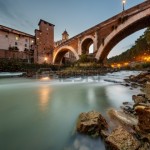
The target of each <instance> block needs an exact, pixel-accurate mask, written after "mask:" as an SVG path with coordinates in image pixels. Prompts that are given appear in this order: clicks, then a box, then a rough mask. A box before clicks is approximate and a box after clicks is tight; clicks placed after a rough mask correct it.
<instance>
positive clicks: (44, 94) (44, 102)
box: [38, 85, 52, 111]
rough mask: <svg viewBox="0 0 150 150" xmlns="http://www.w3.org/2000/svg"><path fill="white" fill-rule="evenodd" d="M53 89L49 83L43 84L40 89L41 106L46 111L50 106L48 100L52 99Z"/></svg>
mask: <svg viewBox="0 0 150 150" xmlns="http://www.w3.org/2000/svg"><path fill="white" fill-rule="evenodd" d="M51 93H52V89H51V87H50V86H48V85H41V86H40V87H39V90H38V95H39V106H40V110H41V111H45V110H46V109H47V106H48V102H49V100H50V99H51Z"/></svg>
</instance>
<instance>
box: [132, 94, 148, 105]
mask: <svg viewBox="0 0 150 150" xmlns="http://www.w3.org/2000/svg"><path fill="white" fill-rule="evenodd" d="M132 100H133V101H134V103H135V104H138V103H145V102H146V99H145V98H144V97H143V95H137V96H136V95H133V96H132Z"/></svg>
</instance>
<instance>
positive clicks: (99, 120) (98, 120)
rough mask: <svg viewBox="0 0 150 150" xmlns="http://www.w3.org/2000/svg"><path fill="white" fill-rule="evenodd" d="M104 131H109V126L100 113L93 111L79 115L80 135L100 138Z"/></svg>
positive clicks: (78, 128)
mask: <svg viewBox="0 0 150 150" xmlns="http://www.w3.org/2000/svg"><path fill="white" fill-rule="evenodd" d="M102 130H108V124H107V122H106V120H105V118H104V117H103V116H102V115H101V114H100V113H99V112H95V111H91V112H88V113H81V114H80V115H79V119H78V122H77V131H78V132H79V133H84V134H88V135H91V136H99V135H100V134H101V131H102Z"/></svg>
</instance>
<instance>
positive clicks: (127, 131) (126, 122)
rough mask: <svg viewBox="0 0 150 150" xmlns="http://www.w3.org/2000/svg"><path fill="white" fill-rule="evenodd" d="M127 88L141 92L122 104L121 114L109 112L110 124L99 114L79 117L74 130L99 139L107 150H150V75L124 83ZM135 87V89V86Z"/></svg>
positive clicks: (92, 112)
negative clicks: (130, 101) (138, 88)
mask: <svg viewBox="0 0 150 150" xmlns="http://www.w3.org/2000/svg"><path fill="white" fill-rule="evenodd" d="M125 81H126V82H127V84H128V85H129V86H132V87H133V85H134V87H138V86H140V87H142V88H143V92H142V93H141V94H138V95H133V96H132V100H133V102H132V103H129V102H124V103H123V105H122V106H121V107H120V110H115V109H110V110H108V116H109V121H106V119H105V118H104V117H103V116H102V115H101V113H99V112H95V111H91V112H88V113H81V114H80V115H79V118H78V121H77V127H76V130H77V131H78V132H79V133H81V134H86V135H89V136H91V137H101V138H102V139H103V140H104V143H105V145H106V149H109V150H150V72H149V71H147V72H144V73H140V74H139V75H137V76H130V77H129V78H128V79H125ZM135 85H136V86H135Z"/></svg>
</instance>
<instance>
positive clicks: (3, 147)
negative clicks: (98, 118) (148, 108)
mask: <svg viewBox="0 0 150 150" xmlns="http://www.w3.org/2000/svg"><path fill="white" fill-rule="evenodd" d="M131 74H138V72H133V71H128V72H127V71H122V72H116V73H112V74H110V73H108V74H106V75H105V76H96V77H86V78H84V79H83V78H70V79H67V80H34V79H25V78H5V79H0V150H105V147H104V144H103V142H102V141H101V140H100V139H91V138H89V137H87V136H83V135H79V134H75V131H74V130H75V125H76V120H77V118H78V115H79V114H80V113H81V112H87V111H91V110H96V111H99V112H101V113H102V114H103V115H104V116H106V112H107V110H108V109H109V108H110V107H113V108H119V106H120V105H121V104H122V102H125V101H131V97H132V95H133V94H137V93H139V89H130V87H125V86H123V85H120V83H119V82H123V79H124V78H126V77H127V76H129V75H131ZM105 79H107V80H111V81H112V80H115V81H117V82H118V83H113V82H110V81H106V80H105Z"/></svg>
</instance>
